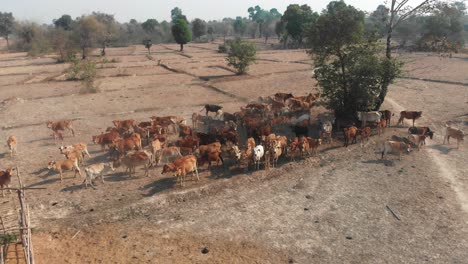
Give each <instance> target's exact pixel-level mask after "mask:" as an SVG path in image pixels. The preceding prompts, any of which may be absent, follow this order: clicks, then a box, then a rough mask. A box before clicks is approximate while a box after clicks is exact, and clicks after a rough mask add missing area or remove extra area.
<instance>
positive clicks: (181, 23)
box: [172, 18, 192, 51]
mask: <svg viewBox="0 0 468 264" xmlns="http://www.w3.org/2000/svg"><path fill="white" fill-rule="evenodd" d="M172 35H173V36H174V39H175V41H176V42H177V43H178V44H179V45H180V51H184V45H185V44H187V43H188V42H190V41H191V40H192V32H191V31H190V28H189V25H188V23H187V21H186V20H184V19H182V18H179V19H177V20H176V21H174V24H173V25H172Z"/></svg>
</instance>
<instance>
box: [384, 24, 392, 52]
mask: <svg viewBox="0 0 468 264" xmlns="http://www.w3.org/2000/svg"><path fill="white" fill-rule="evenodd" d="M392 32H393V28H392V26H390V27H389V28H388V33H387V50H386V52H385V56H387V59H391V58H392Z"/></svg>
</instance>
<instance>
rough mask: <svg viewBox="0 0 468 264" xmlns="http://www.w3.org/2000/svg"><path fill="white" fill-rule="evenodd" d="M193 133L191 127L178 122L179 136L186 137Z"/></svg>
mask: <svg viewBox="0 0 468 264" xmlns="http://www.w3.org/2000/svg"><path fill="white" fill-rule="evenodd" d="M192 135H193V129H192V128H191V127H189V126H187V125H184V124H179V137H181V138H186V137H189V136H192Z"/></svg>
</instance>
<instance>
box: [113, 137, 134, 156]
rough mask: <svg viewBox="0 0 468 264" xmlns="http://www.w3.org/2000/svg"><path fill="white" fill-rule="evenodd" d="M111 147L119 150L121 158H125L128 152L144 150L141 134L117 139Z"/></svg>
mask: <svg viewBox="0 0 468 264" xmlns="http://www.w3.org/2000/svg"><path fill="white" fill-rule="evenodd" d="M109 147H110V148H113V149H115V150H117V151H118V152H119V156H123V155H125V152H126V151H130V150H134V149H136V150H140V149H142V147H141V137H140V135H139V134H132V135H131V136H130V137H128V138H117V139H115V140H114V141H113V144H112V145H110V146H109Z"/></svg>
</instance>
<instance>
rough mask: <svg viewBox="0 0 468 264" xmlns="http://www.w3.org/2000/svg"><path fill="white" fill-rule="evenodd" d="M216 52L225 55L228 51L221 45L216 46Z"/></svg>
mask: <svg viewBox="0 0 468 264" xmlns="http://www.w3.org/2000/svg"><path fill="white" fill-rule="evenodd" d="M218 52H219V53H227V52H228V49H227V47H226V45H223V44H221V45H219V46H218Z"/></svg>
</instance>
